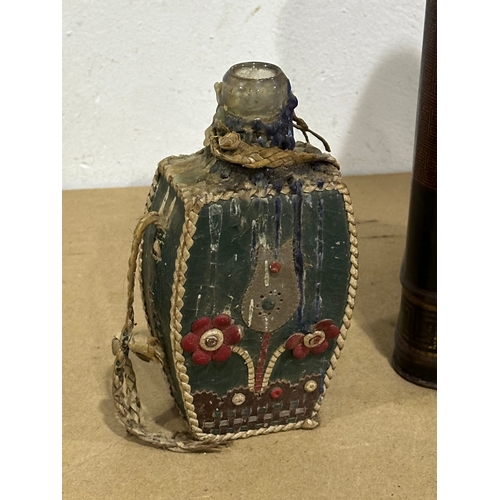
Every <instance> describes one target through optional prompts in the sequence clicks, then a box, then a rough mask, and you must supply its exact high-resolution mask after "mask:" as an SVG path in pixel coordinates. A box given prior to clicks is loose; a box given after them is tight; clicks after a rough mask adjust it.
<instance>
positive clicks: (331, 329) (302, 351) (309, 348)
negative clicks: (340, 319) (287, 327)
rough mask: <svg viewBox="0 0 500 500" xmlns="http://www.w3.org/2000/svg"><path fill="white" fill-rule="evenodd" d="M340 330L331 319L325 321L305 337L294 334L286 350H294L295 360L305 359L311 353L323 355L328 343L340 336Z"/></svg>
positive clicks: (301, 334) (288, 341)
mask: <svg viewBox="0 0 500 500" xmlns="http://www.w3.org/2000/svg"><path fill="white" fill-rule="evenodd" d="M339 333H340V330H339V329H338V328H337V327H336V326H335V324H334V323H333V321H332V320H331V319H323V320H321V321H320V322H319V323H316V326H315V327H314V332H313V333H308V334H307V335H304V334H303V333H294V334H293V335H292V336H291V337H289V339H288V340H287V341H286V343H285V348H286V349H290V350H292V354H293V357H294V358H297V359H302V358H305V357H306V356H307V355H308V354H309V352H312V353H313V354H321V353H322V352H325V351H326V350H327V349H328V342H329V341H330V340H332V339H336V338H337V337H338V336H339Z"/></svg>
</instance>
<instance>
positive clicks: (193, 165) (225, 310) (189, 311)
mask: <svg viewBox="0 0 500 500" xmlns="http://www.w3.org/2000/svg"><path fill="white" fill-rule="evenodd" d="M215 89H216V94H217V102H218V106H217V109H216V112H215V115H214V119H213V123H212V125H211V126H210V127H209V128H208V129H207V132H206V137H205V141H204V148H203V149H202V150H200V151H198V152H197V153H194V154H192V155H186V156H176V157H168V158H166V159H164V160H163V161H161V162H160V164H159V166H158V170H157V172H156V174H155V177H154V180H153V184H152V187H151V191H150V194H149V196H148V201H147V207H146V208H147V212H148V213H158V214H159V216H160V217H161V218H162V220H163V227H162V228H161V230H159V229H158V228H157V227H155V226H151V227H149V228H148V229H147V230H146V231H145V233H144V237H143V241H142V253H141V255H140V262H141V269H140V281H141V285H142V294H143V301H144V309H145V312H146V317H147V320H148V324H149V327H150V331H151V334H152V336H153V337H155V338H156V339H157V341H158V342H159V344H161V348H162V349H163V352H164V370H165V372H166V375H167V377H168V380H169V383H170V385H171V392H172V394H173V396H174V399H175V401H176V403H177V406H178V408H179V409H180V411H181V413H182V414H183V416H184V417H185V419H186V422H187V424H188V427H189V431H190V435H191V436H192V437H193V438H194V439H198V440H203V439H205V438H207V436H211V438H210V439H212V440H224V441H227V440H230V439H235V438H239V437H249V436H253V435H259V434H267V433H270V432H276V431H281V430H290V429H299V428H314V427H315V426H316V425H317V420H316V415H317V414H318V411H319V409H320V406H321V403H322V401H323V398H324V396H325V393H326V390H327V388H328V386H329V383H330V379H331V377H332V374H333V370H334V368H335V366H336V363H337V359H338V357H339V355H340V351H341V349H342V347H343V344H344V340H345V337H346V333H347V329H348V328H349V324H350V320H351V315H352V309H353V306H354V297H355V293H356V281H357V272H358V271H357V240H356V229H355V222H354V217H353V210H352V206H351V200H350V196H349V192H348V189H347V187H346V185H345V184H344V183H343V182H342V179H341V174H340V171H339V167H338V164H337V162H336V160H335V158H333V157H332V156H331V155H329V154H327V153H322V152H321V151H320V150H319V149H317V148H315V147H313V146H312V145H311V144H310V143H309V140H308V135H307V133H308V132H311V131H310V130H309V129H308V128H307V125H306V124H305V122H303V120H301V119H299V118H297V117H296V115H295V113H294V108H295V107H296V106H297V99H296V97H295V96H294V95H293V93H292V91H291V87H290V83H289V81H288V79H287V77H286V76H285V75H284V73H283V72H282V71H281V69H280V68H278V67H277V66H275V65H272V64H268V63H258V62H251V63H242V64H238V65H235V66H233V67H232V68H230V69H229V71H228V72H227V73H226V75H225V76H224V78H223V81H222V82H221V83H217V84H215ZM294 126H295V127H296V128H300V129H302V131H303V132H305V133H304V135H305V137H306V139H307V142H304V143H302V142H296V141H295V139H294V134H293V129H294ZM311 133H313V134H314V132H311ZM314 135H316V136H317V134H314ZM317 137H319V136H317ZM326 148H328V145H326ZM328 149H329V148H328Z"/></svg>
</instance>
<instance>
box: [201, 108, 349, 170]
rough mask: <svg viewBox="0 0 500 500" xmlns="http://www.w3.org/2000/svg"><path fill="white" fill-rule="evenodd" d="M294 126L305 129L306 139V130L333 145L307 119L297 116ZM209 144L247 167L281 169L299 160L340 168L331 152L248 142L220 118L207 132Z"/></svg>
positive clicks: (216, 152) (217, 153)
mask: <svg viewBox="0 0 500 500" xmlns="http://www.w3.org/2000/svg"><path fill="white" fill-rule="evenodd" d="M294 121H295V122H296V124H294V126H295V127H296V128H298V129H299V130H301V131H302V133H303V134H304V137H305V138H306V141H307V142H309V138H308V137H307V132H310V133H311V134H313V135H314V136H315V137H317V138H318V139H319V140H321V141H322V142H323V145H324V146H325V149H326V150H327V151H330V146H329V145H328V143H327V142H326V141H325V139H323V138H322V137H321V136H320V135H319V134H316V133H315V132H313V131H312V130H310V129H309V127H308V126H307V124H306V122H305V121H304V120H302V119H301V118H298V117H297V116H295V115H294ZM205 136H206V139H205V142H204V144H205V145H206V146H210V151H211V152H212V155H213V156H214V157H215V158H218V159H220V160H225V161H227V162H229V163H233V164H237V165H242V166H243V167H246V168H278V167H291V166H293V165H298V164H300V163H312V162H317V161H318V162H319V161H320V162H326V163H331V164H332V165H334V166H335V167H337V168H338V169H339V170H340V166H339V164H338V162H337V160H336V159H335V158H334V157H333V156H331V155H330V154H328V153H310V152H306V151H296V150H294V149H281V148H278V147H271V148H266V147H263V146H261V145H259V144H248V143H247V142H245V141H243V140H242V139H241V137H240V135H239V134H238V132H235V131H231V130H230V129H229V128H228V127H227V126H226V125H224V124H223V123H222V122H220V121H215V122H214V123H213V124H212V126H211V127H209V128H208V129H207V131H206V132H205Z"/></svg>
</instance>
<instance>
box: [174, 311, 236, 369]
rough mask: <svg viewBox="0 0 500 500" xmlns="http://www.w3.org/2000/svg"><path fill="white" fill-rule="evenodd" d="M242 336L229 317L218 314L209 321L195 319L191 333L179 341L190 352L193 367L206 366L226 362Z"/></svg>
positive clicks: (205, 318) (206, 318)
mask: <svg viewBox="0 0 500 500" xmlns="http://www.w3.org/2000/svg"><path fill="white" fill-rule="evenodd" d="M242 336H243V329H242V328H241V327H240V326H238V325H235V324H233V322H232V319H231V316H229V315H228V314H219V315H217V316H215V317H214V318H212V319H210V318H208V317H207V316H204V317H203V318H200V319H197V320H196V321H195V322H194V323H193V324H192V325H191V331H190V332H189V333H188V334H187V335H186V336H185V337H183V339H182V340H181V346H182V348H183V349H184V351H186V352H191V353H192V356H191V359H192V360H193V363H194V364H195V365H206V364H207V363H209V362H210V361H212V360H213V361H218V362H222V361H227V359H228V358H229V356H231V347H230V346H232V345H234V344H236V343H238V342H239V341H240V340H241V337H242Z"/></svg>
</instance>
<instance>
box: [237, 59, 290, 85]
mask: <svg viewBox="0 0 500 500" xmlns="http://www.w3.org/2000/svg"><path fill="white" fill-rule="evenodd" d="M228 73H229V74H230V75H231V76H233V77H235V78H238V79H240V80H247V81H262V80H273V79H274V78H276V77H279V76H280V75H282V74H283V71H282V70H281V68H279V67H278V66H276V65H275V64H272V63H266V62H260V61H249V62H243V63H238V64H235V65H234V66H231V68H229V71H228Z"/></svg>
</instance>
